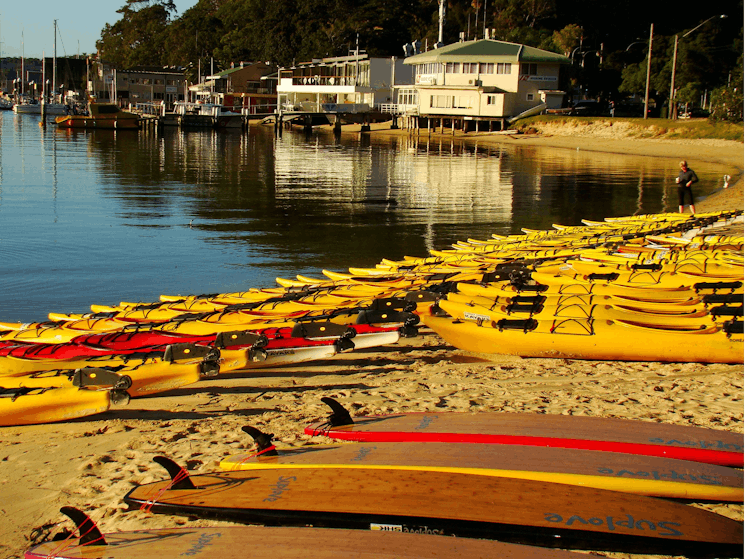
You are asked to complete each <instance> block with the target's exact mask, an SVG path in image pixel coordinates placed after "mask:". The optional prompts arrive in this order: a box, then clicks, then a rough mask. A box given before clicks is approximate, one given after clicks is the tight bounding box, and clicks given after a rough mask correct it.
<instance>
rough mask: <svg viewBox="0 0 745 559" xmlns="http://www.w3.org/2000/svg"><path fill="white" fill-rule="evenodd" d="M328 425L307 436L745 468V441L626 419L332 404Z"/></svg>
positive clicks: (696, 429)
mask: <svg viewBox="0 0 745 559" xmlns="http://www.w3.org/2000/svg"><path fill="white" fill-rule="evenodd" d="M321 400H322V401H323V402H324V403H325V404H327V405H328V406H329V407H331V409H332V413H331V415H330V416H329V418H328V421H325V422H322V423H315V424H312V425H309V426H308V427H306V428H305V433H307V434H308V435H326V436H328V437H331V438H334V439H341V440H349V441H361V442H403V441H405V442H457V443H487V444H516V445H528V446H550V447H560V448H577V449H585V450H601V451H609V452H625V453H628V454H639V455H645V456H660V457H666V458H675V459H678V460H692V461H695V462H703V463H706V464H717V465H720V466H734V467H740V468H742V466H743V435H742V433H732V432H729V431H719V430H715V429H705V428H702V427H687V426H680V425H669V424H666V423H651V422H646V421H633V420H628V419H615V418H602V417H586V416H569V415H549V414H531V413H502V412H496V413H488V412H487V413H478V414H472V413H457V412H456V413H453V412H444V413H432V412H425V413H405V414H394V415H381V416H368V417H356V418H354V420H353V419H352V417H351V416H350V415H349V412H347V410H345V409H344V407H343V406H341V405H340V404H339V403H338V402H336V401H335V400H333V399H331V398H322V399H321Z"/></svg>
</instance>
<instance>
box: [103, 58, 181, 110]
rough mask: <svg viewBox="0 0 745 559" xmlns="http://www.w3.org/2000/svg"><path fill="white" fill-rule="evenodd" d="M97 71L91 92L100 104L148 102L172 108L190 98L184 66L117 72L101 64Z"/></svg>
mask: <svg viewBox="0 0 745 559" xmlns="http://www.w3.org/2000/svg"><path fill="white" fill-rule="evenodd" d="M96 70H97V71H95V72H91V73H90V74H89V78H90V81H89V84H88V91H90V92H93V93H95V96H96V98H97V99H98V100H99V101H109V102H112V103H117V104H119V105H120V106H127V105H131V106H135V105H137V104H142V103H146V104H156V105H163V104H165V105H166V106H167V107H172V106H173V104H174V103H175V102H176V101H183V100H184V97H185V95H186V86H187V80H186V76H185V75H184V70H183V68H180V67H171V66H165V67H164V66H135V67H133V68H129V69H126V70H117V69H115V68H113V67H112V66H110V65H108V64H107V63H105V62H99V63H98V64H97V67H96ZM115 81H116V83H114V82H115Z"/></svg>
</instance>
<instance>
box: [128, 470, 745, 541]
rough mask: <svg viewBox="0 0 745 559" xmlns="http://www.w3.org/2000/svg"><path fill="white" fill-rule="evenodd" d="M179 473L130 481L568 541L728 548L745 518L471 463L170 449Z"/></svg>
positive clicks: (141, 494) (410, 523)
mask: <svg viewBox="0 0 745 559" xmlns="http://www.w3.org/2000/svg"><path fill="white" fill-rule="evenodd" d="M156 461H157V462H158V463H159V464H161V465H163V466H164V467H166V468H167V469H168V471H169V472H170V474H171V476H172V479H171V480H169V481H162V482H156V483H150V484H147V485H143V486H140V487H137V488H135V489H133V490H131V491H130V492H129V493H128V494H127V495H126V496H125V498H124V500H125V502H127V503H128V504H130V505H134V506H141V507H143V508H144V509H146V510H152V511H153V512H163V513H171V514H183V515H194V516H198V517H204V518H219V519H226V520H234V521H239V522H249V523H260V524H269V525H278V524H279V525H306V524H312V525H313V526H316V527H335V528H358V529H370V527H371V525H384V526H407V529H408V530H410V531H415V532H421V531H424V532H426V533H429V532H432V533H435V534H442V535H457V536H466V537H469V536H470V537H482V538H487V539H496V540H500V541H506V542H510V543H524V542H530V543H532V544H537V545H544V546H553V547H555V546H557V544H559V542H561V543H560V544H559V545H561V546H562V547H566V548H580V549H604V550H624V551H631V550H634V551H636V552H646V553H652V552H658V551H659V552H662V551H663V550H664V553H666V554H670V553H678V552H680V553H685V554H686V555H691V554H693V555H699V554H711V553H719V554H729V555H738V554H741V553H742V549H743V526H742V523H741V522H737V521H735V520H732V519H729V518H726V517H723V516H719V515H717V514H714V513H711V512H708V511H705V510H702V509H698V508H694V507H689V506H686V505H682V504H679V503H675V502H672V501H667V500H664V499H653V498H651V497H642V496H639V495H630V494H627V493H620V492H617V491H605V490H601V489H592V488H587V487H580V486H571V485H564V484H559V483H545V482H540V481H533V480H522V479H513V478H497V477H484V476H474V475H469V474H463V473H451V472H434V471H426V472H422V471H415V470H407V471H402V470H373V469H355V470H350V469H336V468H335V469H323V468H294V469H292V468H288V469H275V470H252V471H245V470H244V471H234V472H220V473H212V474H205V475H199V476H192V477H190V476H189V475H188V474H187V473H186V471H185V470H183V469H182V468H181V467H180V466H178V465H177V464H176V463H174V462H172V461H171V460H169V459H167V458H164V457H156Z"/></svg>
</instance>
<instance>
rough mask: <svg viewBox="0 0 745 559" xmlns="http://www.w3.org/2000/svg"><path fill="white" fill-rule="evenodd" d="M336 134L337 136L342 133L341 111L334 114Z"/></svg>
mask: <svg viewBox="0 0 745 559" xmlns="http://www.w3.org/2000/svg"><path fill="white" fill-rule="evenodd" d="M334 134H336V135H337V136H338V135H339V134H341V117H340V116H339V113H336V114H335V115H334Z"/></svg>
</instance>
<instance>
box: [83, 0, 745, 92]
mask: <svg viewBox="0 0 745 559" xmlns="http://www.w3.org/2000/svg"><path fill="white" fill-rule="evenodd" d="M438 6H439V1H438V0H354V1H353V0H324V1H320V0H303V1H300V0H199V2H198V3H197V4H196V5H194V6H193V7H192V8H190V9H189V10H187V11H186V12H184V13H183V14H181V15H180V16H178V17H176V8H175V5H174V3H173V1H172V0H125V4H124V6H122V8H120V9H119V10H118V13H119V14H121V19H119V21H117V22H116V23H114V24H113V25H109V24H107V25H106V26H105V27H104V29H103V30H102V31H101V39H100V40H99V41H98V43H97V47H98V49H99V53H100V55H101V57H102V58H103V59H104V60H106V61H108V62H110V63H112V64H114V65H116V66H118V67H121V68H128V67H133V66H138V65H176V66H183V67H192V68H195V67H196V66H197V65H198V64H199V63H200V61H201V64H202V67H203V68H204V67H206V65H207V64H209V62H210V60H211V59H212V60H214V63H215V65H216V67H217V68H227V67H229V66H230V64H231V62H240V61H258V60H261V61H266V62H273V63H275V64H278V65H285V66H286V65H291V64H292V63H293V62H294V61H297V62H300V61H308V60H310V59H312V58H319V57H326V56H340V55H346V54H348V53H349V51H351V50H353V49H354V48H355V46H356V45H357V44H359V47H360V48H361V49H364V50H365V51H366V52H368V53H369V54H370V55H371V56H403V49H402V46H403V45H404V44H405V43H409V42H412V41H415V40H419V41H421V43H422V45H423V46H424V45H427V46H428V47H429V48H433V47H434V45H435V43H436V42H437V38H438ZM693 11H695V12H696V13H697V15H695V16H694V15H691V12H693ZM718 14H726V15H727V16H728V17H727V18H725V19H723V18H719V17H718ZM445 17H446V19H445V25H444V35H445V36H444V42H445V43H446V44H448V43H453V42H455V41H458V40H459V37H460V36H461V34H463V36H464V37H465V38H466V39H475V38H481V37H484V35H485V32H487V31H486V30H488V33H489V35H490V36H491V37H493V38H495V39H499V40H504V41H511V42H519V43H523V44H527V45H530V46H535V47H538V48H542V49H546V50H551V51H554V52H558V53H562V54H564V55H566V56H571V57H572V61H573V66H572V68H571V69H570V71H569V72H568V74H569V75H568V79H569V80H570V81H571V82H572V83H577V84H581V85H582V88H583V91H584V92H586V93H587V94H588V95H592V96H605V97H611V96H613V95H618V92H621V93H623V94H643V93H644V89H645V84H646V71H647V59H646V58H647V50H648V41H649V29H650V24H651V23H654V26H655V31H654V32H655V34H654V37H653V41H652V65H651V69H652V72H651V79H650V82H651V87H652V89H653V92H652V94H653V96H654V97H656V98H657V99H659V100H664V99H666V98H667V96H668V95H669V89H670V79H671V74H672V58H673V45H674V36H675V35H678V36H679V42H678V53H677V64H676V79H675V81H676V85H677V86H678V87H679V88H680V89H679V91H680V92H681V93H682V94H684V95H685V96H686V98H689V97H690V98H693V97H695V95H696V94H698V95H701V94H702V92H704V91H711V90H713V89H715V88H718V87H725V86H727V85H728V84H729V85H730V87H731V86H732V83H733V80H734V83H735V84H738V87H739V88H740V90H741V89H742V69H741V68H742V58H741V55H742V52H743V0H735V2H734V4H733V2H732V0H711V1H710V2H708V3H707V5H706V7H705V8H697V9H696V10H686V14H685V17H684V18H681V17H679V16H675V17H671V15H670V9H669V4H668V3H666V2H663V1H662V0H616V1H615V2H597V1H592V0H449V1H447V5H446V16H445ZM707 18H710V21H708V22H707V23H705V24H704V25H701V26H700V28H698V29H696V27H697V26H698V25H699V24H700V23H702V22H704V21H706V20H707ZM693 29H695V31H693V32H692V33H691V34H690V35H689V36H687V37H685V38H683V37H682V36H683V35H684V34H686V33H687V32H688V31H691V30H693ZM738 64H739V68H740V69H739V70H738Z"/></svg>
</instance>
